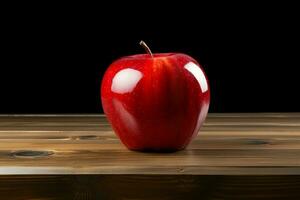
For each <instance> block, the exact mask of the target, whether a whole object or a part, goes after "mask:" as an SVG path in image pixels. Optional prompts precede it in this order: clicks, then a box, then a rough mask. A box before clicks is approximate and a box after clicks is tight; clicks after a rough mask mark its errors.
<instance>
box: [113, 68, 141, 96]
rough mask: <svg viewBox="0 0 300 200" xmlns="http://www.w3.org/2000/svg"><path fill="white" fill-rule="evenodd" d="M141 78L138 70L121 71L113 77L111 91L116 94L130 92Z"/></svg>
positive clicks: (127, 69)
mask: <svg viewBox="0 0 300 200" xmlns="http://www.w3.org/2000/svg"><path fill="white" fill-rule="evenodd" d="M142 77H143V74H142V73H141V72H140V71H138V70H135V69H131V68H126V69H122V70H121V71H119V72H118V73H117V74H116V75H115V76H114V77H113V80H112V85H111V90H112V91H113V92H115V93H118V94H124V93H128V92H131V91H133V89H134V88H135V86H136V85H137V83H138V82H139V81H140V80H141V78H142Z"/></svg>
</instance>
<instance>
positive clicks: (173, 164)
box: [0, 113, 300, 200]
mask: <svg viewBox="0 0 300 200" xmlns="http://www.w3.org/2000/svg"><path fill="white" fill-rule="evenodd" d="M291 175H292V176H291ZM299 191H300V114H299V113H290V114H285V113H249V114H239V113H234V114H210V115H209V117H208V119H207V120H206V122H205V124H204V126H203V128H202V129H201V131H200V133H199V135H198V136H197V137H196V139H195V140H194V141H193V142H192V144H191V145H190V146H189V147H188V148H187V149H186V150H184V151H180V152H175V153H140V152H132V151H128V150H127V149H125V147H124V146H123V145H122V144H121V143H120V141H119V140H118V138H117V137H116V136H115V135H114V133H113V131H112V130H111V127H110V125H109V124H108V123H107V120H106V118H105V117H104V116H102V115H2V116H0V199H5V200H21V199H22V200H24V199H28V200H29V199H31V200H33V199H35V200H37V199H43V200H59V199H64V200H68V199H78V200H81V199H82V200H91V199H116V200H119V199H126V200H128V199H132V200H137V199H158V200H160V199H166V200H173V199H174V200H177V199H204V200H205V199H230V200H232V199H300V192H299Z"/></svg>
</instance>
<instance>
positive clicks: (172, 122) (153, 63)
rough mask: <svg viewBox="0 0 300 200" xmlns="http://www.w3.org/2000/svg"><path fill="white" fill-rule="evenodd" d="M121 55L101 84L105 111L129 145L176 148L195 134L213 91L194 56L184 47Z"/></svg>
mask: <svg viewBox="0 0 300 200" xmlns="http://www.w3.org/2000/svg"><path fill="white" fill-rule="evenodd" d="M140 44H141V45H142V46H143V47H144V48H145V49H146V51H147V52H148V54H139V55H132V56H126V57H122V58H120V59H118V60H116V61H115V62H113V63H112V64H111V65H110V66H109V68H108V69H107V71H106V73H105V75H104V77H103V80H102V86H101V98H102V104H103V109H104V112H105V114H106V116H107V118H108V120H109V122H110V123H111V124H112V127H113V129H114V131H115V132H116V134H117V135H118V136H119V138H120V139H121V141H122V142H123V143H124V144H125V145H126V146H127V147H128V148H129V149H131V150H140V151H176V150H180V149H183V148H185V147H186V146H187V145H188V144H189V142H190V141H191V139H192V138H193V137H194V136H196V135H197V133H198V131H199V129H200V127H201V125H202V123H203V121H204V120H205V118H206V115H207V112H208V107H209V101H210V91H209V85H208V82H207V78H206V76H205V74H204V71H203V70H202V69H201V67H200V65H199V64H198V63H197V61H196V60H194V59H193V58H191V57H190V56H188V55H185V54H181V53H155V54H152V53H151V51H150V49H149V48H148V46H147V45H146V44H145V43H144V42H143V41H141V43H140Z"/></svg>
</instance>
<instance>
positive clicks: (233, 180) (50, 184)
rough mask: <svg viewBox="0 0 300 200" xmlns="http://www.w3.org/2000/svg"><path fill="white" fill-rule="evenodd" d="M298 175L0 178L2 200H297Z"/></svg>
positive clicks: (298, 195)
mask: <svg viewBox="0 0 300 200" xmlns="http://www.w3.org/2000/svg"><path fill="white" fill-rule="evenodd" d="M299 191H300V176H214V175H212V176H191V175H181V176H170V175H163V176H161V175H159V176H158V175H118V176H115V175H74V176H70V175H52V176H49V175H43V176H37V175H35V176H32V175H25V176H16V175H14V176H0V195H1V199H2V198H5V200H24V199H32V200H33V199H36V200H37V199H45V200H73V199H75V200H94V199H102V200H106V199H109V200H120V199H146V200H147V199H148V200H153V199H158V200H182V199H201V200H211V199H229V200H235V199H251V200H252V199H263V200H265V199H267V200H268V199H270V200H274V199H299V198H300V193H299Z"/></svg>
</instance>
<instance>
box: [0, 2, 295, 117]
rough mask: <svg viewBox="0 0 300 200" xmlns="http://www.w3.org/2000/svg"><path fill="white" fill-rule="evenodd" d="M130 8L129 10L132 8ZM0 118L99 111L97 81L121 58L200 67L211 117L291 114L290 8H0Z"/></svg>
mask: <svg viewBox="0 0 300 200" xmlns="http://www.w3.org/2000/svg"><path fill="white" fill-rule="evenodd" d="M134 6H137V7H134ZM2 8H3V10H4V11H5V12H3V13H2V17H1V35H2V36H0V37H1V61H0V62H1V63H0V92H1V93H0V95H1V96H0V113H100V112H102V108H101V102H100V93H99V91H100V89H99V88H100V82H101V78H102V76H103V73H104V71H105V70H106V68H107V67H108V65H109V64H110V63H111V62H112V61H113V60H114V59H116V58H118V57H120V56H124V55H130V54H136V53H143V49H142V48H141V47H140V46H139V45H138V42H139V40H141V39H143V40H145V41H146V42H147V43H148V44H149V46H151V48H152V51H153V52H183V53H187V54H189V55H191V56H192V57H194V58H196V59H197V60H198V61H199V62H200V63H201V64H202V65H203V66H204V69H205V71H206V73H207V75H208V77H209V80H210V85H211V94H212V100H211V107H210V111H211V112H270V111H271V112H283V111H284V112H293V111H300V106H299V100H300V98H299V95H298V93H299V73H298V69H297V68H299V59H298V57H299V41H298V40H299V39H298V38H299V32H298V31H297V26H299V21H298V20H297V17H298V16H297V10H294V9H293V8H295V7H294V6H293V5H282V4H277V5H274V4H268V5H261V4H257V5H250V4H245V5H236V4H232V5H229V4H228V3H226V5H220V4H216V5H203V6H200V5H196V4H191V3H188V2H180V3H175V2H173V3H169V4H167V3H165V4H162V3H155V2H149V1H148V2H141V1H139V2H137V3H132V4H131V5H128V4H125V3H124V4H122V5H121V4H120V3H118V2H113V3H112V4H111V5H108V4H106V5H104V4H102V5H101V4H100V5H81V4H78V5H75V4H74V3H73V4H68V5H61V4H59V5H38V4H32V5H28V3H26V5H24V4H23V5H21V4H17V5H7V6H5V7H2Z"/></svg>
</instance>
